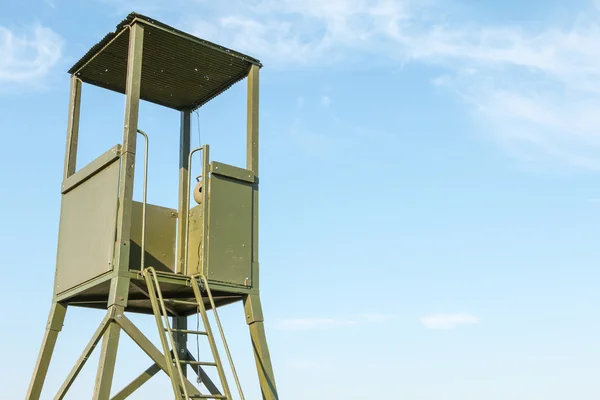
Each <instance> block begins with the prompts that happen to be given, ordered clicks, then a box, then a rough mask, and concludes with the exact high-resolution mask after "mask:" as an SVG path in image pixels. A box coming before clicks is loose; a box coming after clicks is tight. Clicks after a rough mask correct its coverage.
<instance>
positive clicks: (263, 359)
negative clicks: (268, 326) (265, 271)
mask: <svg viewBox="0 0 600 400" xmlns="http://www.w3.org/2000/svg"><path fill="white" fill-rule="evenodd" d="M244 311H245V312H246V322H247V323H248V326H249V328H250V338H251V339H252V348H253V350H254V359H255V360H256V368H257V370H258V379H259V382H260V390H261V392H262V397H263V399H264V400H277V399H279V397H278V395H277V387H276V385H275V374H274V373H273V365H272V364H271V355H270V354H269V347H268V345H267V336H266V333H265V325H264V318H263V313H262V306H261V304H260V297H259V296H258V295H254V294H252V295H247V296H245V297H244Z"/></svg>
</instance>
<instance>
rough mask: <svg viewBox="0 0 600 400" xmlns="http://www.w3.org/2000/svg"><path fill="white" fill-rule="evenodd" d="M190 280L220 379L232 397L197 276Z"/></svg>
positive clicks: (229, 396)
mask: <svg viewBox="0 0 600 400" xmlns="http://www.w3.org/2000/svg"><path fill="white" fill-rule="evenodd" d="M190 281H191V284H192V289H193V290H194V295H195V296H196V301H197V302H198V311H200V316H201V317H202V321H203V323H204V329H206V332H207V333H208V335H207V337H208V342H209V344H210V350H211V351H212V354H213V358H214V360H215V363H216V364H217V372H218V373H219V379H220V380H221V385H222V387H223V392H225V396H226V398H227V399H231V391H230V390H229V385H228V384H227V379H226V378H225V372H224V371H223V364H222V363H221V359H220V357H219V351H218V350H217V345H216V343H215V339H214V336H213V333H212V329H211V327H210V322H209V320H208V315H207V314H206V307H204V301H203V300H202V292H201V291H200V287H199V286H198V281H197V280H196V278H195V277H192V278H191V280H190Z"/></svg>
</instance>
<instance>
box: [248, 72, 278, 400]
mask: <svg viewBox="0 0 600 400" xmlns="http://www.w3.org/2000/svg"><path fill="white" fill-rule="evenodd" d="M259 69H260V67H259V66H257V65H253V66H252V67H251V68H250V72H249V73H248V111H247V136H246V169H249V170H251V171H252V172H253V173H254V177H255V178H254V179H255V181H254V190H253V201H252V203H253V204H252V288H253V289H257V293H258V287H259V268H258V110H259V95H258V89H259ZM244 311H245V314H246V323H247V324H248V327H249V329H250V338H251V340H252V348H253V351H254V359H255V360H256V368H257V370H258V378H259V381H260V389H261V393H262V398H263V399H264V400H277V399H278V398H279V397H278V395H277V387H276V385H275V374H274V373H273V366H272V364H271V356H270V354H269V347H268V345H267V336H266V333H265V326H264V318H263V312H262V306H261V303H260V297H259V295H258V294H251V295H245V296H244Z"/></svg>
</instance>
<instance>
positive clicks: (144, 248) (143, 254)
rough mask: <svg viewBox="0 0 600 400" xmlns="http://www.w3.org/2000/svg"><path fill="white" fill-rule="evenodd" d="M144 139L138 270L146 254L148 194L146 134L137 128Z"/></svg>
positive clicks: (142, 266)
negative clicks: (140, 240)
mask: <svg viewBox="0 0 600 400" xmlns="http://www.w3.org/2000/svg"><path fill="white" fill-rule="evenodd" d="M137 131H138V133H139V134H141V135H142V136H143V137H144V139H145V146H144V190H143V195H142V244H141V249H142V250H141V251H142V252H141V256H140V257H141V259H140V263H141V267H140V270H143V269H144V261H145V255H146V196H147V194H148V135H147V134H146V132H144V131H142V130H141V129H138V130H137Z"/></svg>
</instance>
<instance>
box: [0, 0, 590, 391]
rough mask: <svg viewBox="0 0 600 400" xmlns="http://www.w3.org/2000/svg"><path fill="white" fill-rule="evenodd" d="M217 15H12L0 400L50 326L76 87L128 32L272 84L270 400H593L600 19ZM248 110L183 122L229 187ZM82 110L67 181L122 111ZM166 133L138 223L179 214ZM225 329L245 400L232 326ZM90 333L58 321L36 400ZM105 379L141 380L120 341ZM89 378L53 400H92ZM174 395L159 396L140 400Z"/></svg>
mask: <svg viewBox="0 0 600 400" xmlns="http://www.w3.org/2000/svg"><path fill="white" fill-rule="evenodd" d="M214 3H215V2H208V1H202V0H195V1H185V2H184V1H182V0H171V1H169V2H160V1H157V0H149V1H144V2H142V1H122V0H94V1H89V2H75V1H66V0H44V1H42V0H40V1H33V0H23V1H20V2H5V4H3V5H2V12H1V13H0V120H1V121H2V124H1V125H0V126H1V134H0V144H1V147H2V149H3V150H4V151H3V155H2V157H0V178H1V182H2V183H3V185H2V187H3V190H2V194H3V195H2V196H0V205H1V207H0V210H1V211H0V216H1V217H2V223H1V224H0V243H1V245H0V249H1V250H2V253H3V263H2V264H3V268H4V283H3V285H2V290H1V291H0V300H2V301H3V304H4V305H5V318H2V319H1V320H0V329H1V330H0V332H2V333H0V338H1V341H0V346H1V348H0V350H1V354H2V355H3V357H4V359H5V360H10V362H5V363H3V365H2V366H0V375H1V376H2V377H3V378H2V384H1V386H2V391H3V394H4V397H5V398H11V399H12V398H22V397H23V396H24V393H25V392H26V389H27V385H28V382H29V379H30V376H31V371H32V369H33V366H34V363H35V359H36V356H37V352H38V349H39V345H40V342H41V338H42V335H43V332H44V325H45V321H46V318H47V313H48V310H49V307H50V300H51V294H52V280H53V277H54V263H55V255H56V234H57V228H58V216H59V207H60V192H59V188H60V183H61V178H62V165H63V157H64V138H65V131H66V120H67V102H68V75H67V73H66V70H67V69H68V67H69V66H70V65H72V64H73V63H74V62H75V61H76V60H77V59H78V58H79V57H81V56H82V55H83V54H84V52H85V51H87V49H88V48H89V47H90V46H91V45H93V44H94V43H96V41H98V40H99V39H100V38H101V37H102V36H103V35H105V34H106V33H107V32H108V31H111V30H113V28H114V26H115V25H116V23H118V22H119V21H120V20H121V19H122V18H123V17H124V16H125V15H126V14H127V13H129V12H131V11H138V12H142V13H145V14H147V15H149V16H152V17H154V18H157V19H159V20H161V21H163V22H166V23H168V24H171V25H174V26H177V27H179V28H181V29H183V30H185V31H188V32H191V33H194V34H196V35H198V36H200V37H203V38H205V39H208V40H213V41H216V42H218V43H220V44H222V45H225V46H228V47H231V48H234V49H236V50H240V51H244V52H247V53H248V54H250V55H253V56H255V57H257V58H259V59H260V60H261V61H262V62H263V63H264V64H265V67H264V68H263V69H262V70H261V98H260V101H261V120H260V135H261V148H260V157H261V158H260V163H261V165H260V171H261V172H260V175H261V176H260V178H261V203H260V262H261V289H262V299H263V307H264V311H265V317H266V324H267V335H268V340H269V345H270V349H271V354H272V359H273V364H274V366H275V373H276V379H277V383H278V386H279V390H280V397H281V398H282V399H289V400H296V399H304V398H311V399H332V398H334V399H337V398H344V399H359V398H364V396H366V395H370V396H373V395H376V396H383V397H386V398H392V399H396V398H397V399H410V400H459V399H460V400H465V399H468V400H471V399H472V400H479V399H485V400H499V399H506V398H511V399H516V400H521V399H523V400H525V399H528V400H529V399H544V400H559V399H560V400H562V399H565V398H577V399H582V400H584V399H596V398H598V397H599V396H600V383H599V382H598V380H597V377H596V376H595V375H596V374H593V371H596V370H597V365H598V364H597V363H598V361H597V360H598V359H599V358H600V346H598V341H597V338H598V337H599V334H600V323H599V317H600V313H599V312H598V307H597V306H596V305H597V304H598V301H599V300H600V294H599V292H598V290H597V282H598V280H599V278H600V273H599V272H598V268H597V264H598V260H599V258H600V257H599V254H598V247H597V241H596V240H595V237H596V232H597V227H598V226H600V213H599V211H600V188H599V186H598V183H597V182H598V178H599V174H598V173H599V172H600V158H599V155H600V135H599V134H598V129H599V128H600V113H599V112H598V111H597V110H599V109H600V95H599V93H600V84H599V83H598V82H600V79H599V78H600V61H599V60H600V50H599V47H598V45H597V44H598V43H599V42H600V3H598V2H593V1H571V2H569V3H568V6H567V5H565V4H566V3H565V2H558V1H530V2H528V3H527V4H522V3H521V2H517V1H513V0H509V1H503V2H499V1H478V2H475V1H472V0H463V1H460V0H428V1H419V2H417V1H411V0H396V1H393V0H372V1H370V2H367V1H360V0H349V1H342V0H332V1H318V0H306V1H300V0H284V1H280V2H276V1H272V0H252V1H250V2H242V1H237V0H236V1H234V2H233V3H228V6H225V5H224V4H214ZM238 86H239V87H236V88H234V89H232V90H230V91H228V92H227V93H226V94H224V95H223V96H221V97H219V98H217V99H216V100H215V101H213V102H212V103H211V104H209V105H208V106H207V107H206V108H203V109H201V110H200V111H199V113H198V114H197V115H196V114H194V119H193V126H192V129H193V138H192V140H193V143H197V142H198V140H199V139H200V142H201V143H209V144H210V145H211V153H212V157H213V159H215V160H218V161H222V162H227V163H231V164H235V165H243V163H244V154H245V148H244V146H245V143H244V135H245V131H244V129H245V125H244V124H245V109H244V106H245V103H244V102H245V97H244V95H245V85H244V84H241V85H238ZM82 104H83V109H82V122H81V134H80V135H81V141H80V152H81V156H80V159H79V160H78V167H81V166H82V165H85V164H86V163H87V162H89V161H90V160H92V159H93V158H95V157H96V156H97V155H99V154H100V153H101V152H103V151H104V150H106V149H107V148H109V147H110V146H112V145H114V144H116V143H118V142H119V141H120V139H121V132H122V125H121V124H122V117H123V97H122V96H121V95H117V94H114V93H110V92H103V91H101V90H98V89H95V88H93V87H90V86H84V91H83V103H82ZM178 120H179V116H178V114H177V113H175V112H173V111H170V110H163V109H161V108H160V107H157V106H153V105H149V104H143V106H142V110H141V116H140V127H141V128H142V129H144V130H145V131H147V132H148V133H149V134H150V137H151V142H150V147H151V150H150V177H149V195H148V196H149V201H150V202H153V203H155V204H160V205H164V206H170V207H176V201H177V198H176V196H177V187H176V186H177V183H176V182H177V143H176V142H175V141H174V140H171V139H173V138H177V136H178ZM198 135H200V138H199V137H198ZM230 140H231V142H230ZM136 179H137V181H136V185H137V186H138V188H139V184H140V182H141V175H137V176H136ZM136 193H138V196H139V191H138V192H136ZM17 311H18V312H17ZM221 315H222V318H223V320H224V326H225V329H226V330H227V332H228V335H229V337H230V339H229V340H230V344H231V346H232V348H233V352H234V357H235V359H236V361H237V365H238V371H239V372H240V374H241V377H242V383H243V384H244V387H245V393H246V398H249V399H253V398H258V397H257V396H258V385H257V381H256V372H255V370H254V361H253V358H252V353H251V348H250V344H249V338H248V331H247V328H246V326H245V323H244V319H243V314H242V310H241V307H240V306H239V305H236V306H231V307H227V308H225V309H224V310H223V311H222V314H221ZM102 317H103V312H100V311H88V310H77V309H70V310H69V312H68V314H67V319H66V322H65V326H64V330H63V332H62V333H61V336H60V338H59V343H58V345H57V350H56V353H55V358H54V361H53V363H52V365H51V372H50V373H49V375H48V379H47V383H46V390H45V391H44V393H43V398H47V399H50V398H53V396H54V393H55V392H56V390H57V389H58V387H59V386H60V385H61V383H62V380H63V379H64V377H65V376H66V374H67V373H68V371H69V370H70V368H71V366H72V364H73V363H74V361H75V360H76V358H77V357H78V356H79V354H80V351H81V349H83V347H84V346H85V343H86V342H87V340H88V338H89V337H90V335H91V333H92V332H93V331H94V330H95V329H96V326H97V324H98V323H99V322H100V320H101V318H102ZM133 319H134V320H135V321H136V322H138V323H139V325H140V327H142V329H143V330H144V332H145V333H146V334H148V336H149V337H151V338H153V339H154V340H156V339H157V335H155V333H154V330H155V329H156V328H155V325H153V321H152V320H151V319H150V318H147V317H142V318H139V317H135V316H134V317H133ZM190 323H194V321H193V320H191V321H190ZM156 343H158V342H156ZM190 347H191V349H192V350H193V349H194V346H193V345H191V346H190ZM119 360H124V361H126V363H123V362H121V363H120V364H119V367H118V369H117V375H116V377H115V389H117V388H120V387H122V386H123V385H125V384H126V383H127V382H128V380H130V379H131V378H133V377H134V376H135V375H137V373H139V372H141V371H142V370H143V369H144V368H146V367H147V366H148V365H149V361H148V359H147V358H146V357H145V355H144V354H142V353H141V351H139V350H137V349H136V348H135V346H134V345H133V344H132V343H131V342H130V341H129V339H128V338H126V337H124V338H123V339H122V341H121V347H120V353H119ZM96 367H97V353H95V356H94V357H92V359H90V361H89V362H88V364H87V366H86V367H85V369H84V370H83V372H82V374H81V376H80V378H79V379H78V381H77V382H76V384H75V385H74V386H73V388H72V393H71V396H70V397H69V398H74V399H75V398H80V399H82V398H89V396H90V393H91V388H92V387H93V381H94V376H95V370H96ZM169 393H170V387H169V385H168V382H167V380H166V379H165V377H164V374H163V376H157V377H155V378H153V380H152V381H150V382H149V383H148V384H147V385H146V386H144V388H143V389H142V390H140V392H139V396H140V397H132V398H148V397H147V396H150V395H156V396H158V395H159V394H162V395H163V396H168V395H169Z"/></svg>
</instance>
